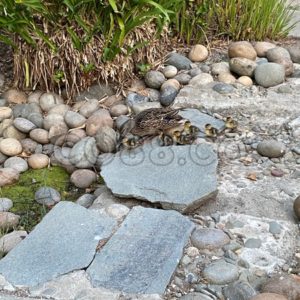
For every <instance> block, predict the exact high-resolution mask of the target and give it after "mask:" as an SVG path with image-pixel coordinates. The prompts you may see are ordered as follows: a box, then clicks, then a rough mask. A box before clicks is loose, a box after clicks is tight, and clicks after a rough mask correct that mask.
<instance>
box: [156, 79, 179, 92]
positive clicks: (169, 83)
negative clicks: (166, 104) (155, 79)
mask: <svg viewBox="0 0 300 300" xmlns="http://www.w3.org/2000/svg"><path fill="white" fill-rule="evenodd" d="M166 86H173V87H174V88H175V89H176V90H179V89H180V83H179V82H178V80H176V79H174V78H172V79H168V80H167V81H165V82H164V83H163V84H162V86H161V90H163V89H164V88H165V87H166Z"/></svg>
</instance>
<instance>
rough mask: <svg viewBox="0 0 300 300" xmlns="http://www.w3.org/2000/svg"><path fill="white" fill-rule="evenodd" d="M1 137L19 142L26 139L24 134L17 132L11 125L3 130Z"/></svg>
mask: <svg viewBox="0 0 300 300" xmlns="http://www.w3.org/2000/svg"><path fill="white" fill-rule="evenodd" d="M3 137H5V138H13V139H16V140H18V141H21V140H23V139H25V138H26V134H25V133H23V132H21V131H20V130H18V129H17V128H16V127H15V126H13V125H11V126H8V127H7V128H5V129H4V130H3Z"/></svg>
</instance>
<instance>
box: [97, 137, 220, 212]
mask: <svg viewBox="0 0 300 300" xmlns="http://www.w3.org/2000/svg"><path fill="white" fill-rule="evenodd" d="M216 167H217V155H216V153H215V152H214V151H213V148H212V146H211V145H208V144H204V143H203V144H199V145H185V146H168V147H159V146H158V145H154V143H153V142H152V143H148V144H145V145H143V146H142V147H138V148H135V149H132V150H123V151H120V152H118V153H116V154H115V155H114V156H113V157H109V158H108V162H107V163H106V161H104V162H103V164H102V167H101V176H102V178H103V179H104V181H105V183H106V185H107V186H108V188H109V189H110V190H111V191H112V193H113V194H114V195H116V196H120V197H125V198H130V197H134V198H137V199H143V200H146V201H149V202H152V203H157V202H159V203H160V204H161V205H162V207H163V208H165V209H175V210H178V211H180V212H187V211H191V210H194V209H196V208H198V207H199V206H200V205H201V204H203V202H205V201H206V200H207V199H209V198H211V197H213V196H215V194H216V192H217V178H216Z"/></svg>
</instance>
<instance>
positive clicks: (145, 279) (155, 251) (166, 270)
mask: <svg viewBox="0 0 300 300" xmlns="http://www.w3.org/2000/svg"><path fill="white" fill-rule="evenodd" d="M193 227H194V225H193V224H192V223H191V222H190V221H189V220H188V219H187V218H186V217H183V216H182V215H180V214H179V213H177V212H174V211H163V210H156V209H149V208H142V207H135V208H133V209H132V210H131V212H130V213H129V215H128V216H127V218H126V219H125V221H124V222H123V224H122V225H121V227H120V229H119V230H118V231H117V232H116V233H115V234H114V235H113V237H112V238H111V239H110V240H109V241H108V243H107V244H106V245H105V246H104V247H103V249H102V250H101V251H100V252H99V253H97V255H96V257H95V259H94V261H93V263H92V264H91V266H90V267H89V268H88V270H87V272H88V274H89V276H90V278H91V281H92V284H93V285H94V287H104V288H109V289H116V290H119V291H123V292H127V293H143V294H145V293H148V294H152V293H158V294H162V293H163V292H164V291H165V288H166V286H167V284H168V283H169V280H170V278H171V276H172V273H173V272H174V270H175V268H176V266H177V263H178V260H179V259H180V257H181V255H182V249H183V247H184V246H185V244H186V242H187V240H188V238H189V235H190V233H191V231H192V229H193Z"/></svg>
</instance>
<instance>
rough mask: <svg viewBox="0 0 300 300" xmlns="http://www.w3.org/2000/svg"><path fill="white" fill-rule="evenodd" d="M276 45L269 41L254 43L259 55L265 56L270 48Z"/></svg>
mask: <svg viewBox="0 0 300 300" xmlns="http://www.w3.org/2000/svg"><path fill="white" fill-rule="evenodd" d="M275 47H276V45H275V44H272V43H269V42H257V43H255V45H254V49H255V51H256V53H257V56H259V57H265V56H266V54H267V52H268V50H270V49H272V48H275Z"/></svg>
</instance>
